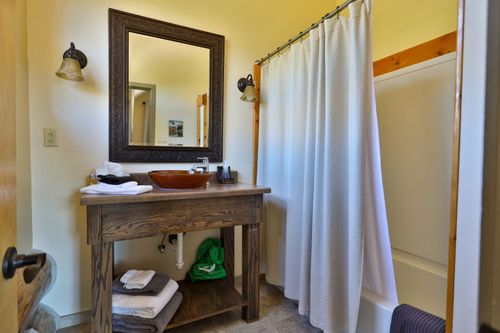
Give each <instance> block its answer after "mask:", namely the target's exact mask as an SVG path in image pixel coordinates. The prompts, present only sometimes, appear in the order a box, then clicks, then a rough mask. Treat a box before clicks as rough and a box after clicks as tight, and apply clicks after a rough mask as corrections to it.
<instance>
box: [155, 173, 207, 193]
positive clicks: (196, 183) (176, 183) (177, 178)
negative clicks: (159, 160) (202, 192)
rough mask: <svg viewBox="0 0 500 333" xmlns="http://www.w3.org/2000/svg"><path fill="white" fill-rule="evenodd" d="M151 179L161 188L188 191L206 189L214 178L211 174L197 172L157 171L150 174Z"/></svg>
mask: <svg viewBox="0 0 500 333" xmlns="http://www.w3.org/2000/svg"><path fill="white" fill-rule="evenodd" d="M148 175H149V177H150V178H151V179H152V180H153V181H154V182H155V183H156V185H158V186H159V187H161V188H165V189H169V188H170V189H186V188H200V187H205V186H206V185H207V182H208V181H209V180H210V178H212V176H213V174H212V173H210V172H206V173H201V172H195V173H193V174H190V173H189V171H183V170H155V171H150V172H148Z"/></svg>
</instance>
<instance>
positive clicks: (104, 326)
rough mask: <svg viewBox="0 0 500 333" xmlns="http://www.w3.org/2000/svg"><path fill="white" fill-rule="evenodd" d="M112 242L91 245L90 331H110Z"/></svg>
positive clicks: (96, 332) (94, 332)
mask: <svg viewBox="0 0 500 333" xmlns="http://www.w3.org/2000/svg"><path fill="white" fill-rule="evenodd" d="M112 271H113V243H112V242H111V243H97V244H93V245H92V314H91V316H92V318H91V331H92V333H111V332H112V328H113V325H112V320H111V288H112V287H111V284H112V274H113V273H112Z"/></svg>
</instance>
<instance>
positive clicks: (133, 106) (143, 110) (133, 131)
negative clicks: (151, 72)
mask: <svg viewBox="0 0 500 333" xmlns="http://www.w3.org/2000/svg"><path fill="white" fill-rule="evenodd" d="M128 99H129V100H128V112H129V116H128V119H129V132H128V133H129V139H128V142H129V144H131V145H136V146H137V145H143V146H153V145H154V144H155V123H156V121H155V119H156V107H155V103H156V86H155V85H154V84H147V83H136V82H130V83H129V90H128Z"/></svg>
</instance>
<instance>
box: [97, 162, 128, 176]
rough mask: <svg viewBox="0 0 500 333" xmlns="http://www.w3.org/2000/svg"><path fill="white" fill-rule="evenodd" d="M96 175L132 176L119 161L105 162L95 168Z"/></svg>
mask: <svg viewBox="0 0 500 333" xmlns="http://www.w3.org/2000/svg"><path fill="white" fill-rule="evenodd" d="M95 173H96V175H103V176H105V175H115V176H117V177H123V176H130V175H129V173H128V172H126V171H125V170H124V169H123V166H122V165H121V164H119V163H113V162H104V164H103V165H100V166H98V167H97V168H95Z"/></svg>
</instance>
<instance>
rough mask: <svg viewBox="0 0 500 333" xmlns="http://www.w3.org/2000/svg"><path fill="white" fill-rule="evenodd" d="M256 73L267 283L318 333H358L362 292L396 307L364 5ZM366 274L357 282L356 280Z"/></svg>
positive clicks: (358, 4) (328, 23) (314, 32)
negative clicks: (292, 303)
mask: <svg viewBox="0 0 500 333" xmlns="http://www.w3.org/2000/svg"><path fill="white" fill-rule="evenodd" d="M349 12H350V16H349V17H342V16H341V17H335V18H332V19H329V20H326V21H325V22H324V23H323V24H321V25H320V26H319V27H318V28H317V29H314V30H312V31H311V32H310V34H309V39H308V40H305V41H304V42H299V43H296V44H294V45H293V46H292V47H291V48H290V50H289V51H288V52H286V53H285V54H283V55H281V56H279V57H275V58H274V59H272V60H271V61H270V62H269V63H268V64H266V65H264V66H263V67H262V75H261V76H262V80H261V114H260V117H261V118H260V126H261V127H260V145H259V166H258V183H259V184H261V185H265V186H270V187H271V188H272V193H271V194H270V195H268V196H267V198H266V200H265V223H266V253H267V267H266V278H267V280H268V281H269V282H271V283H274V284H280V285H283V286H284V289H285V295H286V296H287V297H289V298H292V299H296V300H298V301H299V312H300V313H301V314H307V315H309V316H310V321H311V323H312V324H313V325H314V326H317V327H319V328H321V329H323V330H324V331H325V332H352V333H354V332H355V329H356V322H357V315H358V309H359V302H360V294H361V286H362V284H363V285H364V286H365V287H367V288H370V289H372V290H373V291H375V292H377V293H379V294H381V295H382V296H385V297H386V298H388V299H390V300H392V301H394V302H397V295H396V286H395V281H394V272H393V266H392V256H391V249H390V241H389V233H388V227H387V218H386V211H385V202H384V193H383V185H382V174H381V166H380V152H379V142H378V125H377V116H376V107H375V99H374V86H373V70H372V67H371V66H372V58H371V32H370V29H371V27H370V1H369V0H364V1H359V2H356V3H353V4H351V5H350V7H349ZM363 270H364V274H363Z"/></svg>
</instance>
